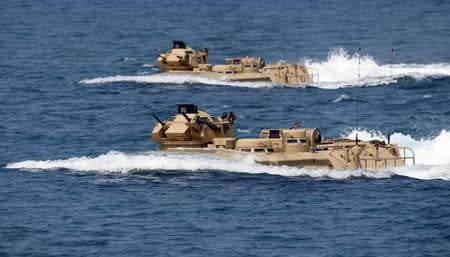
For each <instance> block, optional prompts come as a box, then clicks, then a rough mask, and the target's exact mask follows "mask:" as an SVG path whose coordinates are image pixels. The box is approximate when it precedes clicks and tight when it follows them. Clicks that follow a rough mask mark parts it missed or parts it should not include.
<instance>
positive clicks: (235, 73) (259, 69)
mask: <svg viewBox="0 0 450 257" xmlns="http://www.w3.org/2000/svg"><path fill="white" fill-rule="evenodd" d="M208 53H209V51H208V49H207V48H202V49H200V50H198V51H196V50H194V49H193V48H191V47H189V46H187V45H186V44H185V43H184V42H183V41H173V47H172V49H171V50H170V51H168V52H166V53H161V54H159V55H158V58H157V61H156V65H157V66H158V68H159V69H160V70H161V71H162V72H164V73H171V74H183V75H186V74H188V75H193V76H201V77H206V78H211V79H218V80H228V81H271V82H273V83H275V84H285V85H299V84H303V83H312V82H318V80H319V74H318V72H317V71H316V70H314V69H312V68H308V67H306V66H305V65H302V64H288V63H284V62H280V63H276V64H266V63H265V61H264V59H263V58H261V57H250V56H246V57H238V58H227V59H225V63H224V64H210V63H208Z"/></svg>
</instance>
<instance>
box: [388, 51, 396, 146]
mask: <svg viewBox="0 0 450 257" xmlns="http://www.w3.org/2000/svg"><path fill="white" fill-rule="evenodd" d="M393 63H394V48H392V49H391V81H392V80H393V79H394V77H393V73H392V64H393ZM388 93H389V98H388V101H389V103H388V105H389V108H388V135H387V137H388V138H387V140H388V144H390V143H391V109H392V88H391V86H389V84H388Z"/></svg>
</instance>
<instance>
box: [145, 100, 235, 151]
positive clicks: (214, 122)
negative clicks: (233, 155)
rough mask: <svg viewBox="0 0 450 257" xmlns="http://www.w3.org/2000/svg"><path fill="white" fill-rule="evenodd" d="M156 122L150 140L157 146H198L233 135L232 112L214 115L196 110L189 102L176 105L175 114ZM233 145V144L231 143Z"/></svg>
mask: <svg viewBox="0 0 450 257" xmlns="http://www.w3.org/2000/svg"><path fill="white" fill-rule="evenodd" d="M154 117H155V118H156V120H157V122H156V124H155V127H154V129H153V131H152V135H151V139H152V140H153V141H154V142H157V143H159V144H160V146H161V148H163V149H167V148H174V147H188V148H202V147H207V146H208V144H212V143H213V142H214V139H216V138H234V125H233V123H234V120H235V119H236V116H235V115H234V114H233V112H230V113H223V114H222V115H221V116H220V117H218V118H216V117H213V116H211V115H209V114H208V113H206V112H202V111H199V110H198V108H197V106H195V105H193V104H178V105H177V114H176V115H175V116H174V117H172V118H170V119H168V120H166V121H161V120H160V119H159V118H157V117H156V115H154ZM233 147H234V146H233Z"/></svg>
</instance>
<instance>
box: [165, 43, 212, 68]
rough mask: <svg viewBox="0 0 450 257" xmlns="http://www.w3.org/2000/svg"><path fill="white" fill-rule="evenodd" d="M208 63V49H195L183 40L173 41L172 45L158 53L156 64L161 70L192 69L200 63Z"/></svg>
mask: <svg viewBox="0 0 450 257" xmlns="http://www.w3.org/2000/svg"><path fill="white" fill-rule="evenodd" d="M207 63H208V49H207V48H202V49H200V50H198V51H195V50H194V49H192V48H191V47H188V46H186V44H185V43H184V42H183V41H173V47H172V49H171V50H170V51H168V52H166V53H161V54H159V55H158V58H157V60H156V65H157V66H158V67H159V68H160V69H161V70H163V71H171V70H174V71H192V70H193V69H194V68H197V67H198V66H199V65H201V64H207Z"/></svg>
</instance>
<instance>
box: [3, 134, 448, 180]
mask: <svg viewBox="0 0 450 257" xmlns="http://www.w3.org/2000/svg"><path fill="white" fill-rule="evenodd" d="M355 133H356V131H353V132H352V133H350V134H348V135H346V136H347V137H348V138H354V135H355ZM359 138H360V139H363V140H369V139H381V140H386V139H385V137H384V136H383V135H381V134H380V133H379V132H367V131H359ZM391 141H392V142H394V143H398V144H399V145H402V146H408V147H411V148H413V149H414V151H415V153H416V157H417V159H416V163H417V165H416V166H410V165H409V166H405V167H402V168H397V169H391V170H385V171H377V172H374V171H363V170H329V169H301V168H296V167H287V166H265V165H260V164H257V163H255V162H254V161H253V159H252V158H247V159H244V160H228V159H221V158H219V157H214V156H211V155H207V154H187V153H179V152H158V151H150V152H144V153H122V152H117V151H110V152H108V153H105V154H102V155H99V156H94V157H88V156H84V157H73V158H69V159H61V160H45V161H36V160H28V161H21V162H15V163H9V164H7V165H6V168H8V169H24V170H55V169H69V170H74V171H95V172H100V173H121V174H128V173H133V172H136V171H141V172H145V171H150V172H151V171H180V170H181V171H193V172H201V171H211V170H214V171H225V172H239V173H252V174H261V173H266V174H272V175H280V176H309V177H313V178H322V177H328V178H334V179H345V178H349V177H362V176H364V177H372V178H387V177H390V176H392V175H394V174H397V175H401V176H408V177H413V178H417V179H444V180H450V151H448V150H446V149H449V147H450V132H449V131H446V130H443V131H442V132H441V133H440V135H438V136H437V137H436V138H433V139H421V140H415V139H413V138H411V136H409V135H403V134H400V133H395V134H393V135H392V137H391Z"/></svg>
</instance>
